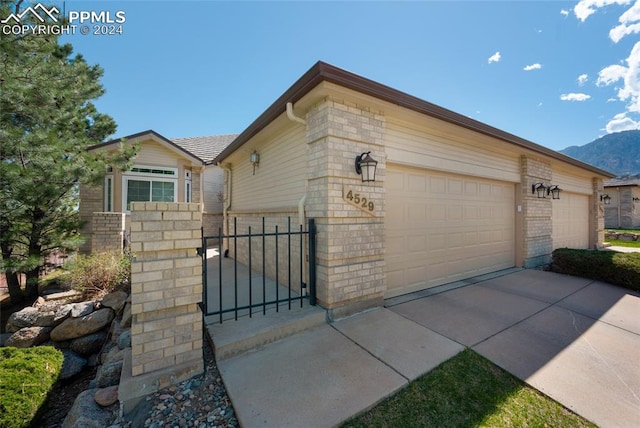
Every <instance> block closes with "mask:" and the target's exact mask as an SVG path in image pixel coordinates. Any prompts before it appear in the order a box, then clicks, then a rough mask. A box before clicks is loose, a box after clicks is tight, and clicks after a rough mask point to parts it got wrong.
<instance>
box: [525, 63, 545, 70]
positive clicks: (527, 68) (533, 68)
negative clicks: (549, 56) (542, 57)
mask: <svg viewBox="0 0 640 428" xmlns="http://www.w3.org/2000/svg"><path fill="white" fill-rule="evenodd" d="M541 68H542V65H541V64H539V63H535V64H531V65H527V66H525V67H524V71H531V70H540V69H541Z"/></svg>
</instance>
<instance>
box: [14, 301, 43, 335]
mask: <svg viewBox="0 0 640 428" xmlns="http://www.w3.org/2000/svg"><path fill="white" fill-rule="evenodd" d="M39 315H40V311H39V310H38V309H37V308H32V307H26V308H24V309H22V310H21V311H18V312H14V313H12V314H11V315H9V319H8V320H7V326H6V331H7V333H15V332H16V331H18V330H20V329H21V328H24V327H32V326H34V325H35V323H36V320H37V319H38V316H39Z"/></svg>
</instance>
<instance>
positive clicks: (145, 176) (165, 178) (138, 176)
mask: <svg viewBox="0 0 640 428" xmlns="http://www.w3.org/2000/svg"><path fill="white" fill-rule="evenodd" d="M132 168H145V169H161V170H165V171H172V172H173V175H171V174H154V173H151V172H136V171H131V170H129V171H127V172H126V173H125V174H124V175H123V176H122V211H123V212H126V213H130V212H131V210H129V209H127V190H128V187H129V180H137V181H149V182H153V181H156V182H164V183H173V201H174V202H177V200H178V168H171V167H166V166H151V165H134V166H133V167H132Z"/></svg>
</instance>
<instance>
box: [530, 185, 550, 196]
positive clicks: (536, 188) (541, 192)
mask: <svg viewBox="0 0 640 428" xmlns="http://www.w3.org/2000/svg"><path fill="white" fill-rule="evenodd" d="M546 190H547V186H545V185H544V183H535V184H532V185H531V193H532V194H534V195H536V194H537V195H538V197H539V198H545V197H546V196H545V195H546Z"/></svg>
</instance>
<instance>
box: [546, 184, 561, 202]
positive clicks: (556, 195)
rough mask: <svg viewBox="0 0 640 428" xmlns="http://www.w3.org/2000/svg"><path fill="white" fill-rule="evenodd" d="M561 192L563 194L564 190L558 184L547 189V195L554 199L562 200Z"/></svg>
mask: <svg viewBox="0 0 640 428" xmlns="http://www.w3.org/2000/svg"><path fill="white" fill-rule="evenodd" d="M560 192H562V189H561V188H560V187H559V186H558V185H557V184H556V185H554V186H549V188H548V189H547V195H551V198H552V199H560Z"/></svg>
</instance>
